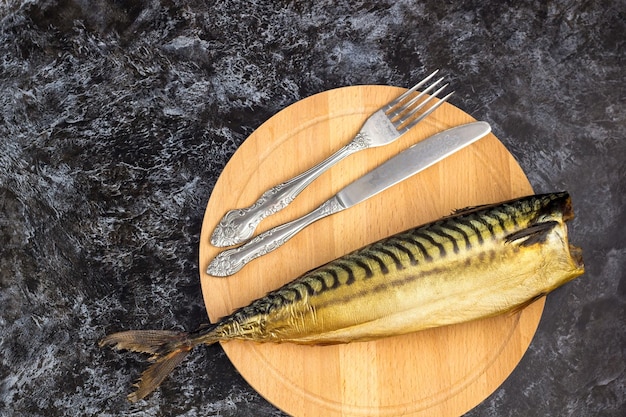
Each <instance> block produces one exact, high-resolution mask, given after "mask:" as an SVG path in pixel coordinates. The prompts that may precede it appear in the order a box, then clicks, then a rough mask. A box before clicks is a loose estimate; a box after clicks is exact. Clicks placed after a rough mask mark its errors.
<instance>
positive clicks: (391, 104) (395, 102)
mask: <svg viewBox="0 0 626 417" xmlns="http://www.w3.org/2000/svg"><path fill="white" fill-rule="evenodd" d="M438 72H439V69H436V70H434V71H433V72H432V73H431V74H430V75H428V76H427V77H426V78H424V79H423V80H422V81H420V82H418V83H417V84H415V85H414V86H413V87H411V88H410V89H409V90H407V91H405V92H404V93H403V94H402V95H400V97H398V98H396V99H395V100H393V101H390V102H389V103H387V105H385V106H384V107H383V111H384V112H385V113H387V112H388V111H390V110H391V109H393V108H394V107H396V106H397V105H398V104H400V103H401V102H403V101H404V100H405V99H406V98H407V97H409V96H410V95H411V94H413V92H414V91H415V90H417V89H418V88H420V87H421V86H423V85H424V84H426V83H427V82H428V81H430V79H431V78H433V77H434V76H435V74H437V73H438Z"/></svg>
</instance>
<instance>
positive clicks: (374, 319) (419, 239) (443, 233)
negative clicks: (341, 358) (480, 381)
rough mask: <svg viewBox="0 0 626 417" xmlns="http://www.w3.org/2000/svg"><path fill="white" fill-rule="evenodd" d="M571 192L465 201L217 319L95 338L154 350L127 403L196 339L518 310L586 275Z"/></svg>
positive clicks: (457, 319)
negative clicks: (572, 230) (573, 225)
mask: <svg viewBox="0 0 626 417" xmlns="http://www.w3.org/2000/svg"><path fill="white" fill-rule="evenodd" d="M573 217H574V212H573V208H572V202H571V197H570V195H569V193H567V192H566V191H563V192H557V193H550V194H540V195H531V196H526V197H522V198H518V199H514V200H509V201H505V202H501V203H496V204H489V205H482V206H476V207H470V208H466V209H461V210H457V211H455V212H453V213H452V214H451V215H449V216H446V217H444V218H441V219H438V220H436V221H434V222H431V223H428V224H425V225H422V226H418V227H415V228H412V229H409V230H407V231H404V232H400V233H397V234H394V235H392V236H389V237H387V238H384V239H382V240H379V241H377V242H374V243H371V244H368V245H366V246H364V247H362V248H360V249H357V250H355V251H353V252H350V253H348V254H346V255H344V256H341V257H339V258H337V259H335V260H333V261H330V262H328V263H326V264H324V265H322V266H319V267H317V268H315V269H312V270H310V271H308V272H306V273H304V274H302V275H301V276H299V277H298V278H296V279H294V280H293V281H291V282H289V283H287V284H285V285H284V286H282V287H280V288H278V289H276V290H273V291H271V292H269V293H267V294H266V295H265V296H263V297H261V298H259V299H256V300H255V301H252V302H251V303H250V304H249V305H247V306H245V307H241V308H239V309H237V310H236V311H234V312H233V313H231V314H230V315H228V316H226V317H223V318H221V319H219V320H218V321H217V322H216V323H214V324H207V325H203V326H201V327H200V328H199V329H197V330H195V331H192V332H189V333H186V332H178V331H170V330H128V331H122V332H118V333H113V334H110V335H108V336H106V337H104V338H103V339H102V340H101V341H100V346H102V347H104V346H109V347H112V348H116V349H123V350H130V351H136V352H142V353H145V354H149V355H151V357H150V360H151V361H152V362H153V364H152V365H151V366H150V367H148V368H147V369H146V370H145V371H144V372H143V373H142V375H141V377H140V379H139V380H138V382H137V384H136V388H137V389H136V390H135V391H134V392H132V393H131V394H130V395H128V399H129V400H130V401H131V402H136V401H138V400H140V399H142V398H145V397H146V396H147V395H149V394H150V393H151V392H152V391H154V390H155V389H156V388H157V387H158V386H159V385H160V384H161V383H162V382H163V381H164V380H165V378H166V377H167V375H168V374H169V373H170V372H172V371H173V369H174V368H175V367H176V366H177V365H179V364H180V363H181V362H182V361H183V360H184V359H185V358H186V357H187V355H188V354H189V353H190V352H191V351H192V350H193V349H194V348H195V347H196V346H199V345H211V344H214V343H217V342H228V341H229V340H247V341H251V342H258V343H265V342H270V343H296V344H307V345H326V344H336V343H351V342H360V341H369V340H375V339H378V338H383V337H390V336H396V335H402V334H407V333H414V332H418V331H420V330H424V329H429V328H434V327H439V326H447V325H452V324H456V323H462V322H467V321H472V320H477V319H481V318H486V317H492V316H495V315H499V314H505V313H513V312H516V311H520V310H521V309H523V308H524V307H526V306H528V305H530V304H531V303H533V302H534V301H536V300H537V299H539V298H541V297H543V296H545V295H546V294H548V293H550V292H551V291H553V290H554V289H556V288H558V287H560V286H561V285H563V284H565V283H567V282H569V281H571V280H572V279H574V278H576V277H578V276H580V275H582V274H583V273H584V271H585V269H584V262H583V258H582V249H581V248H578V247H576V246H573V245H571V244H570V243H569V240H568V229H567V226H566V224H565V223H566V222H567V221H569V220H570V219H572V218H573Z"/></svg>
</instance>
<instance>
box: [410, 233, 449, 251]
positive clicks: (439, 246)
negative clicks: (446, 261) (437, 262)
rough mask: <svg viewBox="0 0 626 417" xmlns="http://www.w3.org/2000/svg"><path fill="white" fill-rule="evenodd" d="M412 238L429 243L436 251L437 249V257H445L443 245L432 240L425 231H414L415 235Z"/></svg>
mask: <svg viewBox="0 0 626 417" xmlns="http://www.w3.org/2000/svg"><path fill="white" fill-rule="evenodd" d="M413 236H415V237H416V238H418V239H422V240H425V241H427V242H428V243H430V244H431V245H432V246H434V247H436V248H437V249H439V256H440V257H442V258H443V257H445V256H446V248H444V247H443V245H442V244H441V243H439V242H437V241H436V240H435V239H433V237H432V236H430V235H429V234H428V233H427V231H425V230H420V229H418V230H416V231H415V233H413Z"/></svg>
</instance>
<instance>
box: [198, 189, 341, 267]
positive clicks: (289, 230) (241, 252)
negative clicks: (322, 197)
mask: <svg viewBox="0 0 626 417" xmlns="http://www.w3.org/2000/svg"><path fill="white" fill-rule="evenodd" d="M343 209H344V207H343V206H341V205H340V204H339V200H338V199H337V198H336V197H332V198H331V199H330V200H327V201H326V202H325V203H323V204H322V205H321V206H319V207H318V208H316V209H315V210H313V211H311V212H309V213H308V214H305V215H304V216H302V217H300V218H298V219H296V220H293V221H291V222H289V223H285V224H282V225H280V226H276V227H274V228H273V229H270V230H268V231H266V232H264V233H261V234H260V235H258V236H256V237H255V238H254V239H252V240H251V241H249V242H247V243H246V244H244V245H242V246H239V247H237V248H233V249H228V250H225V251H223V252H220V253H219V254H218V255H217V256H216V257H215V258H214V259H213V260H212V261H211V263H210V264H209V267H208V268H207V274H209V275H213V276H216V277H225V276H228V275H232V274H234V273H235V272H237V271H239V270H240V269H241V268H243V267H244V266H245V265H246V264H247V263H248V262H250V261H252V260H254V259H256V258H258V257H260V256H263V255H265V254H267V253H270V252H272V251H273V250H275V249H278V248H279V247H280V246H282V245H283V244H284V243H285V242H287V241H288V240H289V239H291V238H292V237H294V236H295V235H296V234H297V233H298V232H299V231H301V230H302V229H304V228H305V227H307V226H308V225H310V224H311V223H313V222H315V221H317V220H319V219H321V218H323V217H326V216H330V215H331V214H334V213H337V212H338V211H341V210H343Z"/></svg>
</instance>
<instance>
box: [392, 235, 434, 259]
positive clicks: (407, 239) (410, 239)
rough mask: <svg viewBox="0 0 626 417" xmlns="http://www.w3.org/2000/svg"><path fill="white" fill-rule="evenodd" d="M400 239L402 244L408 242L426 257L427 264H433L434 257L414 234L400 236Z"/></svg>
mask: <svg viewBox="0 0 626 417" xmlns="http://www.w3.org/2000/svg"><path fill="white" fill-rule="evenodd" d="M398 239H400V240H401V241H402V242H406V243H408V244H409V245H411V246H414V247H416V248H417V249H418V250H419V252H420V253H421V254H422V256H423V257H424V260H426V261H427V262H431V261H432V260H433V257H432V256H431V255H430V253H428V251H427V250H426V247H425V246H424V244H422V242H420V241H418V240H417V239H416V238H414V236H413V235H412V234H404V235H402V236H398Z"/></svg>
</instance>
